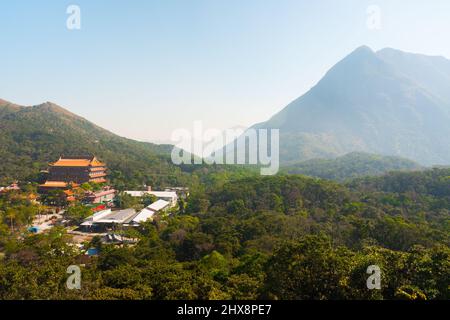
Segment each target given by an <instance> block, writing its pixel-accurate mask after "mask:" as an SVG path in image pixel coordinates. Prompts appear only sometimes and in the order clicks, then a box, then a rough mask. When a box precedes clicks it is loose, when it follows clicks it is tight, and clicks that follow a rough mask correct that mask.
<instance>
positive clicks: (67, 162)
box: [50, 157, 105, 167]
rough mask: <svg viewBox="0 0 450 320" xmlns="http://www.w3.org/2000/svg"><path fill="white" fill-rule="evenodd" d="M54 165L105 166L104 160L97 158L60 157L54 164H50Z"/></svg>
mask: <svg viewBox="0 0 450 320" xmlns="http://www.w3.org/2000/svg"><path fill="white" fill-rule="evenodd" d="M50 165H51V166H52V167H89V166H92V167H100V166H105V164H104V163H103V162H100V161H98V160H97V158H95V157H94V158H93V159H63V158H60V159H59V160H58V161H56V162H55V163H53V164H50Z"/></svg>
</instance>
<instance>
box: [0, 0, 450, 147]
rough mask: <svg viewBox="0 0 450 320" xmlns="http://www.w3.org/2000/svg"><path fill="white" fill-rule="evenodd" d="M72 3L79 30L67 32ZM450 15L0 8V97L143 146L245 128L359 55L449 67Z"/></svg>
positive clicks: (296, 1) (266, 1) (182, 0)
mask: <svg viewBox="0 0 450 320" xmlns="http://www.w3.org/2000/svg"><path fill="white" fill-rule="evenodd" d="M70 4H76V5H78V6H79V7H80V8H81V30H74V31H70V30H68V29H67V28H66V19H67V17H68V15H67V14H66V9H67V7H68V6H69V5H70ZM369 5H378V6H379V8H380V9H381V29H380V30H370V29H369V28H368V27H367V25H366V20H367V18H368V15H367V13H366V10H367V8H368V6H369ZM449 16H450V1H448V0H433V1H423V0H412V1H411V0H408V1H406V0H405V1H400V0H396V1H392V0H386V1H384V0H383V1H382V0H373V1H365V0H340V1H335V0H328V1H325V0H322V1H309V0H308V1H307V0H303V1H302V0H148V1H142V0H128V1H121V0H117V1H113V0H109V1H106V0H89V1H87V0H74V1H56V0H41V1H24V0H22V1H21V0H18V1H2V2H1V4H0V30H1V31H0V38H1V44H2V49H1V50H0V61H1V62H0V63H1V71H2V72H1V74H2V77H1V78H0V97H1V98H3V99H6V100H10V101H13V102H15V103H18V104H22V105H34V104H39V103H41V102H44V101H52V102H55V103H57V104H60V105H62V106H64V107H66V108H68V109H69V110H71V111H73V112H75V113H77V114H79V115H81V116H84V117H85V118H87V119H89V120H91V121H94V122H95V123H97V124H99V125H101V126H103V127H105V128H107V129H109V130H111V131H113V132H115V133H118V134H120V135H123V136H127V137H131V138H136V139H140V140H148V141H160V140H168V139H169V138H170V135H171V132H172V131H173V130H174V129H176V128H191V127H192V122H193V121H195V120H203V121H204V124H205V126H207V127H212V128H218V129H225V128H228V127H232V126H236V125H242V126H249V125H252V124H254V123H256V122H260V121H264V120H266V119H267V118H269V117H270V116H271V115H273V114H274V113H276V112H277V111H279V110H280V109H282V108H283V107H284V106H285V105H286V104H287V103H289V102H290V101H291V100H293V99H295V98H297V97H298V96H300V95H302V94H303V93H305V92H306V91H307V90H308V89H309V88H311V87H312V86H313V85H314V84H315V83H316V82H317V81H318V80H319V79H320V78H321V77H322V76H323V74H324V73H325V72H326V71H327V70H328V69H329V68H330V67H331V66H332V65H333V64H334V63H336V62H337V61H338V60H339V59H341V58H343V57H344V56H345V55H347V54H348V53H350V52H351V51H352V50H354V49H355V48H356V47H358V46H360V45H368V46H370V47H372V48H373V49H374V50H378V49H381V48H383V47H394V48H397V49H401V50H405V51H411V52H420V53H426V54H432V55H443V56H446V57H447V58H449V57H450V41H449V36H450V19H449Z"/></svg>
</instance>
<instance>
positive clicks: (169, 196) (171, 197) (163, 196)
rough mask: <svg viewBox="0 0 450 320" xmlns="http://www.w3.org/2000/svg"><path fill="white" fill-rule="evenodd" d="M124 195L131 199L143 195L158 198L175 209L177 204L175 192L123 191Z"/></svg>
mask: <svg viewBox="0 0 450 320" xmlns="http://www.w3.org/2000/svg"><path fill="white" fill-rule="evenodd" d="M125 193H126V194H128V195H130V196H132V197H144V196H145V195H152V196H155V197H156V198H158V199H159V200H164V201H167V202H169V205H170V207H171V208H172V207H175V206H176V205H177V203H178V195H177V193H176V192H175V191H153V190H151V189H150V190H147V191H129V190H128V191H125Z"/></svg>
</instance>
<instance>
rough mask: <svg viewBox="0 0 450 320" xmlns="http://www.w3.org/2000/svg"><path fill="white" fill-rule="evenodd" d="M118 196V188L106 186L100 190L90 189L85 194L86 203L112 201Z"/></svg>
mask: <svg viewBox="0 0 450 320" xmlns="http://www.w3.org/2000/svg"><path fill="white" fill-rule="evenodd" d="M115 196H116V190H114V189H113V188H110V187H105V188H103V189H102V190H100V191H88V192H86V195H85V198H84V200H85V202H86V203H110V202H112V201H113V200H114V198H115Z"/></svg>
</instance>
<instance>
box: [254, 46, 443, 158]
mask: <svg viewBox="0 0 450 320" xmlns="http://www.w3.org/2000/svg"><path fill="white" fill-rule="evenodd" d="M449 92H450V61H449V60H446V59H444V58H442V57H428V56H424V55H416V54H409V53H404V52H401V51H397V50H393V49H385V50H382V51H379V52H373V51H372V50H371V49H370V48H368V47H361V48H358V49H357V50H355V51H354V52H353V53H351V54H350V55H348V56H347V57H345V58H344V59H343V60H342V61H340V62H339V63H337V64H336V65H335V66H334V67H333V68H332V69H331V70H330V71H329V72H328V73H327V74H326V75H325V76H324V77H323V79H322V80H321V81H320V82H319V83H318V84H317V85H316V86H315V87H313V88H312V89H311V90H310V91H309V92H307V93H306V94H305V95H303V96H301V97H300V98H298V99H297V100H295V101H293V102H292V103H290V104H289V105H288V106H287V107H285V108H284V109H283V110H282V111H280V112H279V113H278V114H276V115H274V116H273V117H272V118H271V119H270V120H268V121H267V122H264V123H260V124H257V125H255V126H254V127H256V128H275V129H280V157H281V160H282V162H284V163H285V164H286V163H295V162H298V161H302V160H308V159H314V158H334V157H336V156H341V155H344V154H346V153H349V152H353V151H362V152H368V153H374V154H382V155H392V156H399V157H404V158H408V159H411V160H414V161H417V162H419V163H421V164H423V165H435V164H449V163H450V139H449V137H450V126H449V125H448V124H449V123H450V94H449Z"/></svg>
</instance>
